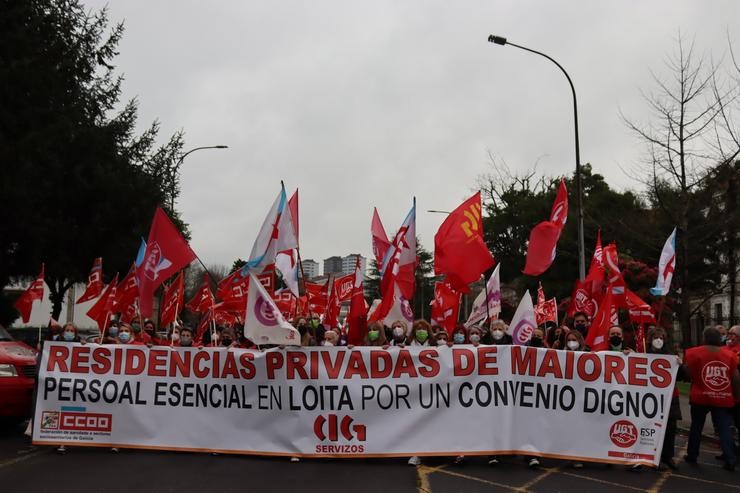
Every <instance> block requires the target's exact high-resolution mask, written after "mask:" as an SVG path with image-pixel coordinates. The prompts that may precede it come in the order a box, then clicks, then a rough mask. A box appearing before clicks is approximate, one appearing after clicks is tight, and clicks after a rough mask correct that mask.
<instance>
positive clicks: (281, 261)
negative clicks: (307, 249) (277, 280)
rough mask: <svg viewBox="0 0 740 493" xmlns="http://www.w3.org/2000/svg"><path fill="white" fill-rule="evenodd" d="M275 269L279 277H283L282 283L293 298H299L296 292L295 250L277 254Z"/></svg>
mask: <svg viewBox="0 0 740 493" xmlns="http://www.w3.org/2000/svg"><path fill="white" fill-rule="evenodd" d="M275 268H276V269H277V270H278V271H280V275H281V276H283V282H285V285H286V286H288V289H289V290H290V292H291V293H293V296H295V297H296V298H299V297H300V296H301V295H300V293H299V292H298V253H297V250H295V249H294V250H286V251H284V252H278V254H277V256H276V257H275Z"/></svg>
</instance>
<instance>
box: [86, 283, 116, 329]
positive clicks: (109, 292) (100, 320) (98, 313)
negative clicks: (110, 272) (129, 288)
mask: <svg viewBox="0 0 740 493" xmlns="http://www.w3.org/2000/svg"><path fill="white" fill-rule="evenodd" d="M117 286H118V272H116V277H114V278H113V280H112V281H111V282H109V283H108V286H107V287H106V288H105V291H103V294H102V295H101V296H100V298H98V301H96V302H95V304H94V305H93V306H91V307H90V309H89V310H88V311H87V316H88V317H90V318H91V319H93V320H95V322H97V324H98V327H99V328H100V332H101V333H102V332H104V331H105V329H106V328H107V327H108V322H109V321H110V316H111V315H112V314H113V313H114V310H115V305H116V292H117V291H118V289H117Z"/></svg>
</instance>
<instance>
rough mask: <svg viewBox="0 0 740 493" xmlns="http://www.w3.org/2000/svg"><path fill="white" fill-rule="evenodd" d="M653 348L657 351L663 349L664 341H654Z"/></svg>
mask: <svg viewBox="0 0 740 493" xmlns="http://www.w3.org/2000/svg"><path fill="white" fill-rule="evenodd" d="M653 347H654V348H655V349H663V339H653Z"/></svg>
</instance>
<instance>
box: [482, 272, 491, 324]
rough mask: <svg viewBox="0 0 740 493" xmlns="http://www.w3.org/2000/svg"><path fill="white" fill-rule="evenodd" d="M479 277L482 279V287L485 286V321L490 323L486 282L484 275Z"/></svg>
mask: <svg viewBox="0 0 740 493" xmlns="http://www.w3.org/2000/svg"><path fill="white" fill-rule="evenodd" d="M481 276H482V277H483V286H485V288H484V289H485V290H486V319H487V320H488V323H490V320H491V313H490V311H489V309H488V281H487V280H486V275H485V274H481Z"/></svg>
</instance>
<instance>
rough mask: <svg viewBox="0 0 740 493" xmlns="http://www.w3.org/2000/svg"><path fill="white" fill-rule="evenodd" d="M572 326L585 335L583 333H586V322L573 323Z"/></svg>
mask: <svg viewBox="0 0 740 493" xmlns="http://www.w3.org/2000/svg"><path fill="white" fill-rule="evenodd" d="M574 328H575V329H576V330H577V331H578V332H580V333H581V335H583V336H585V335H586V331H587V330H588V329H587V328H586V324H575V325H574Z"/></svg>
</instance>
